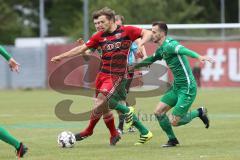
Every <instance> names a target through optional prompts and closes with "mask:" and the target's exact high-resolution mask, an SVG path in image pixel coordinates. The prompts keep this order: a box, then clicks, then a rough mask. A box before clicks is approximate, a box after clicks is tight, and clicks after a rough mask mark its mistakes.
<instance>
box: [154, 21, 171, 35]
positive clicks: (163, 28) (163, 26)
mask: <svg viewBox="0 0 240 160" xmlns="http://www.w3.org/2000/svg"><path fill="white" fill-rule="evenodd" d="M152 26H158V28H159V29H160V31H163V32H164V33H165V35H167V33H168V27H167V24H166V23H165V22H161V21H157V22H153V23H152Z"/></svg>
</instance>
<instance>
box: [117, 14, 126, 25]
mask: <svg viewBox="0 0 240 160" xmlns="http://www.w3.org/2000/svg"><path fill="white" fill-rule="evenodd" d="M115 20H121V21H122V24H123V23H124V21H125V19H124V17H123V16H122V15H120V14H116V15H115Z"/></svg>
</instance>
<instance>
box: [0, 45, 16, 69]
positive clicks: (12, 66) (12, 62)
mask: <svg viewBox="0 0 240 160" xmlns="http://www.w3.org/2000/svg"><path fill="white" fill-rule="evenodd" d="M0 54H1V55H2V56H3V57H4V58H5V59H6V60H7V61H8V65H9V68H10V69H11V71H16V72H19V66H20V64H19V63H18V62H17V61H16V60H15V59H13V58H12V56H11V55H10V54H9V53H8V52H7V51H6V50H5V49H4V48H3V47H2V46H0Z"/></svg>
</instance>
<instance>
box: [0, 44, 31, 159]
mask: <svg viewBox="0 0 240 160" xmlns="http://www.w3.org/2000/svg"><path fill="white" fill-rule="evenodd" d="M0 54H1V55H2V56H3V57H4V58H5V59H6V60H7V61H8V64H9V68H10V69H11V71H16V72H18V71H19V64H18V63H17V62H16V61H15V60H14V59H13V58H12V56H11V55H10V54H9V53H8V52H7V51H6V50H5V49H4V48H3V47H2V46H0ZM0 139H1V140H2V141H4V142H6V143H8V144H10V145H12V146H13V147H14V148H15V149H16V154H17V156H18V157H23V155H24V154H25V153H26V152H27V149H28V148H27V147H26V146H25V145H23V143H22V142H20V141H18V140H17V139H16V138H15V137H13V136H12V135H11V134H10V133H8V132H7V131H6V129H4V128H2V127H1V126H0Z"/></svg>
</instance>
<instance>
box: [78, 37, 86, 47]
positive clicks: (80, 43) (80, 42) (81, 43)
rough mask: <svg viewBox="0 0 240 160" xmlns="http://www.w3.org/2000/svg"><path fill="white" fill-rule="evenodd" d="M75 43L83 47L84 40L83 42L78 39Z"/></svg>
mask: <svg viewBox="0 0 240 160" xmlns="http://www.w3.org/2000/svg"><path fill="white" fill-rule="evenodd" d="M77 43H78V44H79V45H80V46H81V45H83V44H84V43H85V42H84V40H83V39H82V38H79V39H78V40H77Z"/></svg>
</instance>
